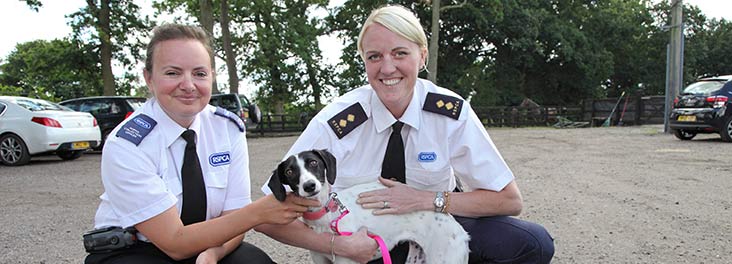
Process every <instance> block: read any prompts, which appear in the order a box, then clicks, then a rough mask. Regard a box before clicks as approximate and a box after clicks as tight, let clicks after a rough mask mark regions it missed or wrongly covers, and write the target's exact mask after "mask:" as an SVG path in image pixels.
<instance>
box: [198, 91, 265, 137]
mask: <svg viewBox="0 0 732 264" xmlns="http://www.w3.org/2000/svg"><path fill="white" fill-rule="evenodd" d="M209 104H211V105H213V106H220V107H222V108H224V109H226V110H229V111H231V112H233V113H234V114H236V115H237V116H239V117H241V119H242V120H243V121H244V124H245V125H246V127H247V129H254V128H256V127H257V124H259V122H260V121H261V120H262V111H260V110H259V107H258V106H257V105H256V104H252V103H250V102H249V99H247V97H246V96H244V95H243V94H214V95H212V96H211V101H210V102H209Z"/></svg>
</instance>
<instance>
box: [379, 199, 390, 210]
mask: <svg viewBox="0 0 732 264" xmlns="http://www.w3.org/2000/svg"><path fill="white" fill-rule="evenodd" d="M386 208H389V202H387V201H384V206H382V207H381V209H386Z"/></svg>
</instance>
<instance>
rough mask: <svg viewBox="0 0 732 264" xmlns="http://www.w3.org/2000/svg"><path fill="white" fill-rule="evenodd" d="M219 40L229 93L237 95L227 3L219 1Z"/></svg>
mask: <svg viewBox="0 0 732 264" xmlns="http://www.w3.org/2000/svg"><path fill="white" fill-rule="evenodd" d="M221 39H222V41H223V44H224V55H226V69H227V70H228V72H229V93H235V94H236V93H239V75H238V74H237V73H236V71H237V69H236V54H235V53H234V49H233V48H232V47H231V32H230V31H229V1H227V0H221Z"/></svg>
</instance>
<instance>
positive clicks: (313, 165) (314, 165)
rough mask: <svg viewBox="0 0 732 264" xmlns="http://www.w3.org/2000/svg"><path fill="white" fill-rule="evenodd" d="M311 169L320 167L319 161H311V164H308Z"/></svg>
mask: <svg viewBox="0 0 732 264" xmlns="http://www.w3.org/2000/svg"><path fill="white" fill-rule="evenodd" d="M308 166H310V167H318V161H317V160H311V161H310V164H308Z"/></svg>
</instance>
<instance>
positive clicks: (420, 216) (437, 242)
mask: <svg viewBox="0 0 732 264" xmlns="http://www.w3.org/2000/svg"><path fill="white" fill-rule="evenodd" d="M297 165H298V166H300V169H301V170H300V171H301V172H304V173H301V174H300V178H299V183H298V185H297V189H298V190H293V191H294V192H296V193H297V194H298V195H300V196H303V197H317V199H318V200H319V201H320V203H321V204H322V205H325V204H326V202H327V201H328V198H329V193H330V185H329V184H328V182H327V181H325V180H324V179H325V176H320V177H318V176H316V175H313V174H312V173H310V172H309V171H308V170H305V163H304V162H303V161H302V160H300V158H299V157H298V161H297ZM313 182H314V183H315V190H314V191H312V192H306V191H304V190H303V189H304V188H303V186H304V184H306V183H313ZM384 188H386V187H385V186H384V185H382V184H381V183H378V182H374V183H366V184H360V185H355V186H352V187H350V188H348V189H345V190H343V191H340V192H338V193H337V197H338V199H339V200H340V202H341V203H342V204H343V205H344V206H345V207H346V208H347V209H348V210H349V213H348V214H347V215H346V216H345V217H343V218H342V219H341V220H340V221H339V223H338V230H340V231H341V232H343V231H347V232H353V233H355V232H357V231H358V230H359V229H360V228H361V227H366V228H367V229H368V232H370V233H372V234H376V235H378V236H380V237H381V238H382V239H383V240H384V242H385V243H386V245H387V247H388V248H393V247H394V246H395V245H396V244H397V243H398V242H399V241H404V240H408V241H412V242H414V243H416V244H418V245H419V248H421V249H422V252H418V250H415V247H414V246H412V247H411V249H410V254H409V257H408V258H407V263H430V264H432V263H434V264H444V263H468V253H469V249H468V241H469V240H470V237H469V235H468V234H467V232H465V230H463V228H462V226H461V225H460V224H458V223H457V221H455V219H454V218H453V217H452V216H451V215H449V214H443V213H437V212H431V211H419V212H412V213H408V214H399V215H392V214H390V215H381V216H376V215H374V214H373V213H372V211H373V210H370V209H364V208H362V207H361V205H359V204H356V199H357V198H358V194H359V193H362V192H366V191H371V190H377V189H384ZM313 195H315V196H313ZM319 209H320V208H311V210H313V211H317V210H319ZM338 216H340V213H339V212H330V213H327V214H326V215H324V216H323V217H321V218H320V219H318V220H312V221H311V220H304V222H305V224H307V225H308V226H310V227H311V228H313V229H314V230H315V231H316V232H328V233H333V231H332V230H331V229H330V221H331V220H333V219H336V218H337V217H338ZM311 255H312V257H313V261H314V262H315V263H319V264H320V263H333V262H331V258H332V256H331V255H330V254H322V253H320V252H315V251H311ZM378 257H380V255H379V256H377V258H378ZM335 263H355V262H353V261H352V260H350V259H346V258H342V257H338V256H336V259H335Z"/></svg>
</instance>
